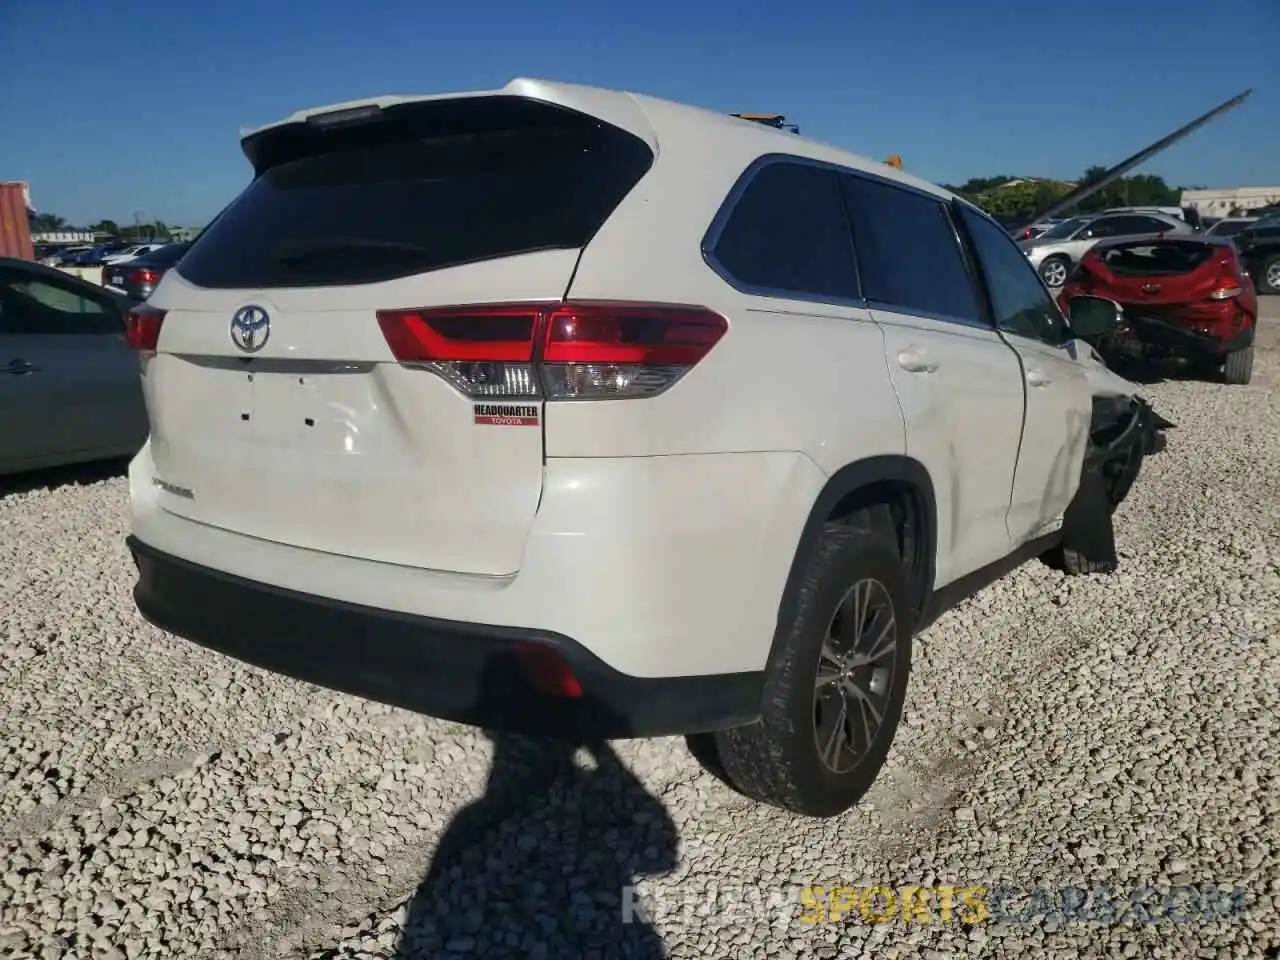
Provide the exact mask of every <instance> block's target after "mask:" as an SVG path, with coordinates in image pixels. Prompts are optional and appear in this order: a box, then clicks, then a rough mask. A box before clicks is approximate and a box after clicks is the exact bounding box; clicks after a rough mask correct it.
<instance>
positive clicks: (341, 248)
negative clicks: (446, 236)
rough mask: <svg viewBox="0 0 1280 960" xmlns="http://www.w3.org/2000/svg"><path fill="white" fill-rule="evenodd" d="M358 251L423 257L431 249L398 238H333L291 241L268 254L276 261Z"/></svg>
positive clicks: (296, 261)
mask: <svg viewBox="0 0 1280 960" xmlns="http://www.w3.org/2000/svg"><path fill="white" fill-rule="evenodd" d="M360 253H380V254H402V255H404V254H407V255H411V256H419V257H425V256H429V255H430V253H431V251H430V250H428V249H427V248H426V247H424V246H422V245H421V244H417V243H407V242H403V241H399V240H375V239H372V238H359V237H357V238H341V237H333V238H330V239H327V240H291V241H289V242H287V243H282V244H280V245H279V246H278V247H276V249H275V250H273V251H272V253H271V257H272V259H273V260H275V261H276V262H277V263H306V262H307V261H310V260H318V259H320V258H322V257H331V256H346V255H350V254H360Z"/></svg>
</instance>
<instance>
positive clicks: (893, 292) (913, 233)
mask: <svg viewBox="0 0 1280 960" xmlns="http://www.w3.org/2000/svg"><path fill="white" fill-rule="evenodd" d="M840 184H841V188H842V189H843V191H844V196H845V203H846V206H847V207H848V210H849V219H850V221H851V223H852V225H853V245H854V249H855V250H856V251H857V257H858V272H859V274H860V275H861V277H862V294H863V296H864V297H866V298H867V299H868V300H870V301H872V302H875V303H883V304H885V305H887V306H896V307H903V308H905V309H907V310H915V311H921V312H924V313H928V314H936V315H939V316H943V317H951V318H955V319H958V320H963V321H966V322H969V323H980V322H982V315H981V312H980V310H979V307H978V299H977V295H976V293H975V291H974V287H973V278H972V277H971V276H970V274H969V269H968V267H967V266H966V264H965V260H964V254H963V252H962V250H961V248H960V244H959V242H958V241H957V240H956V235H955V230H954V229H953V228H952V226H951V221H950V220H949V219H948V218H947V212H946V208H945V206H944V204H943V203H942V201H940V200H936V199H933V198H932V197H928V196H925V195H924V194H922V193H916V192H915V191H913V190H904V189H902V188H900V187H895V186H893V185H891V184H888V183H882V182H880V181H877V180H872V179H870V178H867V177H860V176H857V175H855V174H841V176H840ZM1011 242H1012V241H1011Z"/></svg>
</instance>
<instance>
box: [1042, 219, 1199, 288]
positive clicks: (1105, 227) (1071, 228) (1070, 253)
mask: <svg viewBox="0 0 1280 960" xmlns="http://www.w3.org/2000/svg"><path fill="white" fill-rule="evenodd" d="M1194 233H1195V230H1193V229H1192V228H1191V227H1190V226H1188V225H1187V224H1186V223H1185V222H1183V221H1182V220H1179V219H1178V218H1177V217H1170V216H1167V215H1165V214H1162V213H1111V214H1108V213H1103V214H1096V215H1094V216H1088V217H1072V218H1071V219H1070V220H1064V221H1062V223H1059V224H1058V225H1057V226H1055V227H1053V228H1052V229H1051V230H1047V231H1045V232H1044V233H1042V234H1041V235H1040V236H1038V237H1036V238H1035V239H1034V240H1023V241H1021V242H1019V244H1018V246H1020V247H1021V248H1022V250H1023V252H1024V253H1025V254H1026V255H1027V257H1028V258H1029V259H1030V260H1031V265H1032V266H1034V267H1035V268H1036V269H1037V270H1039V271H1040V276H1041V278H1042V279H1043V280H1044V282H1045V283H1046V284H1048V285H1049V286H1050V287H1060V286H1062V284H1063V283H1065V282H1066V279H1067V274H1069V273H1070V272H1071V269H1072V268H1073V267H1074V266H1075V265H1076V264H1077V263H1079V262H1080V258H1081V257H1083V256H1084V255H1085V254H1086V253H1088V252H1089V249H1090V248H1091V247H1092V246H1093V245H1094V244H1095V243H1097V242H1098V241H1099V240H1104V239H1105V240H1119V239H1130V238H1132V239H1137V238H1139V237H1149V236H1153V235H1155V234H1179V235H1183V234H1187V235H1192V234H1194Z"/></svg>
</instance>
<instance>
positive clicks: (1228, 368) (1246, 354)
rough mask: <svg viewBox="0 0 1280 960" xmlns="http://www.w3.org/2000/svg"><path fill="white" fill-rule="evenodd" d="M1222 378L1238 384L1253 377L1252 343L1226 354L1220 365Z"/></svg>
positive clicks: (1241, 384)
mask: <svg viewBox="0 0 1280 960" xmlns="http://www.w3.org/2000/svg"><path fill="white" fill-rule="evenodd" d="M1222 379H1223V380H1225V381H1226V382H1227V383H1231V384H1236V385H1239V386H1243V385H1244V384H1246V383H1248V382H1249V381H1250V380H1252V379H1253V344H1249V346H1247V347H1245V348H1244V349H1243V350H1233V351H1231V352H1230V353H1228V354H1227V362H1226V363H1225V364H1223V367H1222Z"/></svg>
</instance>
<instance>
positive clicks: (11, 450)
mask: <svg viewBox="0 0 1280 960" xmlns="http://www.w3.org/2000/svg"><path fill="white" fill-rule="evenodd" d="M129 306H130V304H129V301H127V300H125V299H124V298H123V297H118V296H114V295H112V294H111V293H108V292H107V291H106V290H103V289H102V288H101V287H99V286H98V285H96V284H93V283H89V282H88V281H85V280H81V279H80V278H79V277H73V276H69V275H68V274H66V273H64V272H63V271H61V270H59V269H57V268H55V267H48V266H44V265H42V264H38V263H33V262H32V261H30V260H16V259H11V258H6V257H0V422H2V423H3V424H4V428H3V429H0V474H6V473H18V472H23V471H27V470H35V469H39V468H43V467H52V466H60V465H62V464H68V463H80V462H85V461H89V460H105V459H110V458H113V457H122V456H132V455H133V454H135V453H137V452H138V450H139V449H140V448H141V447H142V444H143V443H144V442H145V441H146V439H147V431H148V424H147V411H146V407H145V405H144V403H143V399H142V379H141V376H140V373H139V369H138V355H137V353H136V352H135V351H134V350H133V349H131V347H130V344H129V342H128V339H127V337H128V319H127V315H128V310H129Z"/></svg>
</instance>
